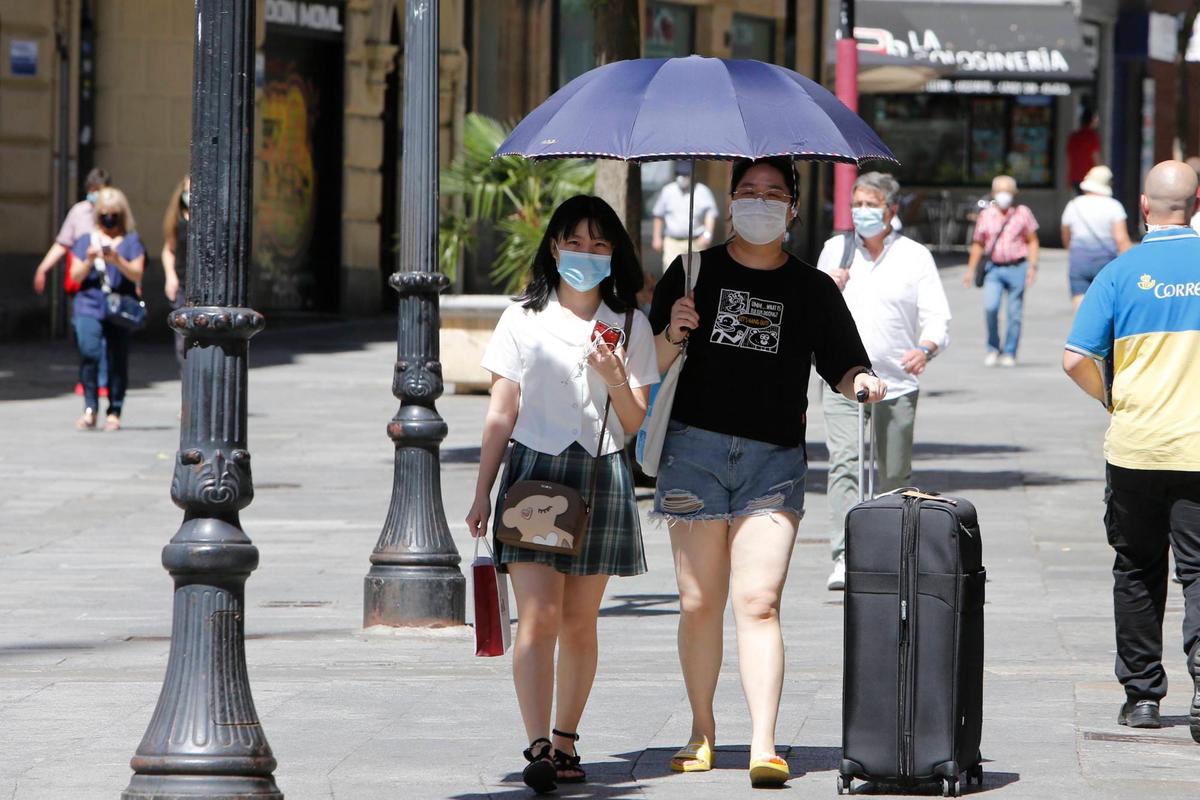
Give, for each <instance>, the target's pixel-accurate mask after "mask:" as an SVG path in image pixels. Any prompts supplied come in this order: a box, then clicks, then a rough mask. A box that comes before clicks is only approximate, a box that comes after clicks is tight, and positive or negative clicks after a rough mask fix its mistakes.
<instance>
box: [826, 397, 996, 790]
mask: <svg viewBox="0 0 1200 800" xmlns="http://www.w3.org/2000/svg"><path fill="white" fill-rule="evenodd" d="M860 418H861V413H860ZM859 429H860V441H861V435H862V434H861V431H862V429H863V426H862V425H861V424H860V426H859ZM872 438H874V437H872ZM862 449H863V448H862V447H861V446H860V448H859V452H860V463H862V459H861V456H862V455H863V453H862ZM871 449H872V451H874V442H872V447H871ZM873 461H874V453H873V452H872V458H871V462H873ZM872 467H873V463H872ZM867 472H870V469H868V470H867ZM860 478H865V476H860ZM863 482H864V480H862V479H860V483H859V485H860V487H861V486H862V484H863ZM870 483H872V484H873V483H874V481H873V480H871V481H870ZM872 488H873V487H872ZM985 581H986V572H985V571H984V568H983V565H982V563H981V547H980V539H979V524H978V521H977V518H976V514H975V507H974V506H973V505H971V503H970V502H968V501H966V500H963V499H962V498H959V497H942V496H939V495H934V494H930V493H924V492H919V491H917V490H902V491H898V492H895V493H892V494H887V495H884V496H882V497H878V498H875V499H871V500H867V501H865V502H861V503H859V504H858V505H857V506H855V507H854V508H852V509H851V510H850V513H849V514H848V515H847V517H846V591H845V653H844V656H845V663H844V671H843V680H844V684H843V690H842V764H841V774H840V775H839V776H838V794H842V793H843V792H844V791H853V781H854V779H855V778H859V779H863V780H869V781H872V782H882V783H888V784H899V785H901V786H911V785H913V784H917V783H923V782H932V781H938V782H940V783H941V784H942V794H943V795H944V796H950V797H957V796H958V794H959V777H960V775H962V774H963V773H965V774H966V783H967V784H968V785H969V784H970V783H971V781H972V780H974V781H975V782H977V783H980V784H982V782H983V767H982V765H981V763H980V760H981V757H980V753H979V742H980V735H981V731H982V727H983V599H984V583H985Z"/></svg>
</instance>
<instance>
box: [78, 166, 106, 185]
mask: <svg viewBox="0 0 1200 800" xmlns="http://www.w3.org/2000/svg"><path fill="white" fill-rule="evenodd" d="M83 185H84V186H85V187H86V188H88V189H92V188H95V189H103V188H104V187H105V186H112V176H111V175H109V174H108V170H106V169H101V168H100V167H92V169H91V171H89V172H88V174H87V177H86V178H84V180H83Z"/></svg>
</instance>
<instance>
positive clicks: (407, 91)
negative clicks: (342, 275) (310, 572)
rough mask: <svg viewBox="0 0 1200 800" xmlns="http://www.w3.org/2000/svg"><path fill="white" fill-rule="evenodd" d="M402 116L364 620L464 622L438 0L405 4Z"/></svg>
mask: <svg viewBox="0 0 1200 800" xmlns="http://www.w3.org/2000/svg"><path fill="white" fill-rule="evenodd" d="M402 124H403V126H404V137H403V139H402V140H401V146H402V148H403V149H402V153H401V157H400V171H401V174H402V175H403V176H404V183H403V187H402V189H401V196H400V197H401V199H400V212H401V216H400V254H399V263H398V264H397V271H396V272H395V273H393V274H392V277H391V278H390V279H389V282H390V283H391V285H392V288H393V289H395V290H396V291H397V292H398V293H399V294H400V311H399V323H398V332H397V335H396V370H395V375H394V377H393V379H392V394H394V395H396V397H397V398H398V399H399V400H400V410H399V411H397V412H396V416H394V417H392V420H391V422H389V423H388V426H387V432H388V436H389V437H390V438H391V439H392V441H394V442H395V444H396V466H395V472H394V473H393V476H392V500H391V505H389V507H388V513H387V520H386V521H385V522H384V524H383V531H382V532H381V533H380V534H379V541H378V543H377V544H376V545H375V551H374V552H373V553H372V554H371V569H370V571H369V572H367V577H366V578H365V579H364V586H363V625H365V626H370V625H391V626H395V627H400V626H415V625H461V624H463V621H464V619H465V605H466V581H465V580H464V579H463V576H462V573H461V572H460V571H459V569H458V563H459V561H460V560H461V559H460V558H459V555H458V550H457V549H456V548H455V547H454V540H453V539H451V538H450V528H449V526H448V525H447V524H446V513H445V510H444V509H443V508H442V482H441V458H440V456H439V452H438V451H439V447H440V445H441V442H442V440H444V439H445V438H446V430H447V429H446V422H445V420H443V419H442V418H441V416H440V415H439V414H438V412H437V409H436V408H435V407H434V402H435V401H436V400H437V398H439V397H441V395H442V365H441V362H439V361H438V329H439V327H440V321H439V314H438V293H439V292H441V291H443V290H444V289H445V288H446V287H447V286H448V285H449V281H448V280H447V279H446V276H445V275H443V274H442V273H440V272H437V238H438V147H437V137H438V4H437V0H409V1H408V2H407V3H406V4H405V26H404V119H403V123H402ZM387 135H391V136H398V135H400V132H399V131H388V132H387Z"/></svg>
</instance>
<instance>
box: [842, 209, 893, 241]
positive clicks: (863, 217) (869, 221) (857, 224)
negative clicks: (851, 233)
mask: <svg viewBox="0 0 1200 800" xmlns="http://www.w3.org/2000/svg"><path fill="white" fill-rule="evenodd" d="M850 217H851V218H852V219H853V220H854V230H855V231H856V232H857V233H858V235H859V236H861V237H863V238H864V239H872V238H874V237H876V236H878V235H879V234H881V233H883V232H884V231H885V230H887V226H886V225H885V224H884V223H883V209H882V208H869V207H864V206H859V207H858V208H852V209H850Z"/></svg>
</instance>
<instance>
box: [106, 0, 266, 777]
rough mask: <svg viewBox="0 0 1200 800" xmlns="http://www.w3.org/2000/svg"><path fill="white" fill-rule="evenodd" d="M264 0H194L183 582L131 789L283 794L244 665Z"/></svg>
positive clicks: (169, 564)
mask: <svg viewBox="0 0 1200 800" xmlns="http://www.w3.org/2000/svg"><path fill="white" fill-rule="evenodd" d="M254 9H255V0H196V32H197V37H196V46H195V62H194V79H193V84H192V86H193V94H192V158H191V176H192V206H191V208H192V218H191V224H190V225H189V226H188V236H189V238H188V267H187V287H186V290H185V291H186V294H185V297H186V301H187V302H186V305H185V307H184V308H181V309H179V310H177V311H173V312H171V315H170V324H171V327H172V328H174V329H175V330H177V331H179V332H180V333H182V334H183V335H184V337H186V341H187V349H186V358H185V359H184V371H183V415H182V421H181V423H180V432H179V453H178V458H177V459H176V463H175V475H174V478H173V479H172V481H171V499H172V500H174V501H175V504H176V505H178V506H180V507H181V508H182V509H183V511H184V514H183V524H182V525H181V526H180V528H179V532H178V533H176V534H175V537H174V538H173V539H171V542H170V544H168V545H167V546H166V547H165V548H163V555H162V561H163V566H165V567H166V568H167V571H168V572H170V573H171V577H172V578H173V579H174V581H175V611H174V619H173V621H172V626H171V653H170V657H169V659H168V662H167V675H166V679H165V680H164V682H163V687H162V693H161V694H160V695H159V698H158V707H157V708H155V710H154V716H153V718H151V720H150V726H149V728H147V730H146V735H145V736H144V737H143V738H142V743H141V745H140V746H139V747H138V750H137V755H135V756H134V757H133V761H132V766H133V770H134V775H133V778H132V780H130V782H129V788H127V789H126V790H125V793H124V794H123V795H122V797H123V798H124V800H150V798H153V800H175V798H179V799H180V800H182V798H188V800H195V798H211V799H212V800H217V799H218V798H219V800H241V799H242V798H246V799H247V800H249V799H250V798H253V800H282V798H283V793H282V792H280V791H279V789H278V788H277V787H276V786H275V780H274V777H273V776H272V773H273V772H274V770H275V758H274V756H273V755H272V754H271V748H270V746H269V745H268V744H267V739H266V736H265V735H264V734H263V730H262V726H261V725H260V724H259V721H258V715H257V713H256V712H255V710H254V701H253V699H252V698H251V696H250V681H249V678H248V676H247V673H246V653H245V631H244V628H243V625H244V617H243V613H244V604H245V602H244V590H245V584H246V578H247V577H248V576H249V575H250V573H251V572H252V571H253V570H254V568H255V567H256V566H258V549H257V548H255V547H254V545H253V544H251V542H250V538H249V537H248V536H247V535H246V534H245V532H244V531H243V530H242V527H241V523H240V521H239V519H238V512H240V511H241V510H242V509H243V508H245V507H246V506H248V505H249V504H250V501H251V500H252V499H253V498H254V488H253V484H252V482H251V479H250V453H249V452H248V451H247V449H246V383H247V381H246V356H247V351H248V349H249V340H250V337H251V336H253V335H254V334H255V333H257V332H258V331H259V330H261V329H262V326H263V317H262V315H261V314H259V313H258V312H257V311H254V310H253V309H250V308H247V307H246V302H247V297H246V289H247V283H248V281H247V278H248V270H247V267H248V261H249V255H250V201H251V177H252V175H253V157H254V152H253V141H252V139H253V132H254V45H255V34H254Z"/></svg>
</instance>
